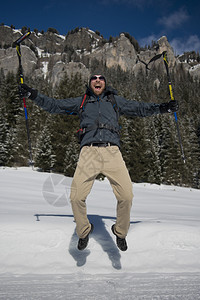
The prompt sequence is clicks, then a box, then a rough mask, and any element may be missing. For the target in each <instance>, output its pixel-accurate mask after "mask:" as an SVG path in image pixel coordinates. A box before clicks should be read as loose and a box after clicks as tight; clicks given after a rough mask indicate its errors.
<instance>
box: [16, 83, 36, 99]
mask: <svg viewBox="0 0 200 300" xmlns="http://www.w3.org/2000/svg"><path fill="white" fill-rule="evenodd" d="M19 92H20V95H21V96H22V97H26V98H29V99H31V100H34V99H35V98H36V97H37V94H38V91H37V90H35V89H32V88H30V87H28V85H26V84H24V83H23V84H20V85H19Z"/></svg>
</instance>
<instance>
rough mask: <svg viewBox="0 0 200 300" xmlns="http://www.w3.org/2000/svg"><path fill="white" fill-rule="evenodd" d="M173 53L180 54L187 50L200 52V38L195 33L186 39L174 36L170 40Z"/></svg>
mask: <svg viewBox="0 0 200 300" xmlns="http://www.w3.org/2000/svg"><path fill="white" fill-rule="evenodd" d="M170 45H171V46H172V47H173V49H174V52H175V54H182V53H184V52H187V51H196V52H197V51H199V52H200V38H199V37H198V36H197V35H191V36H189V37H188V38H187V39H180V38H174V39H173V40H171V41H170Z"/></svg>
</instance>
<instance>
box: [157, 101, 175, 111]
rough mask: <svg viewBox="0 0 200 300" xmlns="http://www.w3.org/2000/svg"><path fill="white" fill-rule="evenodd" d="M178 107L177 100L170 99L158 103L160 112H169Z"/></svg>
mask: <svg viewBox="0 0 200 300" xmlns="http://www.w3.org/2000/svg"><path fill="white" fill-rule="evenodd" d="M178 109H179V105H178V101H176V100H171V101H169V102H167V103H161V104H160V113H161V114H164V113H171V112H176V111H178Z"/></svg>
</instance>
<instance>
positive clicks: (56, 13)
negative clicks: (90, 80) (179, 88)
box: [0, 0, 200, 54]
mask: <svg viewBox="0 0 200 300" xmlns="http://www.w3.org/2000/svg"><path fill="white" fill-rule="evenodd" d="M0 23H4V24H5V25H9V26H10V25H11V24H13V25H14V26H15V28H16V29H18V28H21V27H22V26H27V27H30V29H31V30H34V29H35V28H37V29H38V30H39V31H41V30H44V31H47V29H48V28H49V27H53V28H56V29H57V30H58V31H59V33H60V34H63V35H66V34H67V32H68V31H69V30H71V29H74V28H76V27H88V28H90V29H91V30H94V31H96V30H98V31H99V32H100V34H102V35H103V36H104V37H105V38H107V39H108V38H109V37H110V36H113V37H116V36H118V35H119V34H120V33H121V32H128V33H129V34H130V35H132V36H134V37H135V39H136V40H137V41H138V42H139V44H140V45H141V46H144V45H148V44H151V41H152V40H154V41H155V40H157V39H159V38H160V37H161V36H163V35H166V36H167V38H168V41H169V42H170V44H171V45H172V46H173V48H174V50H175V54H181V53H183V52H184V51H192V50H195V51H199V52H200V1H199V0H190V1H187V0H182V1H179V0H177V1H176V0H175V1H173V0H99V1H94V0H92V1H89V0H84V1H83V0H82V1H81V0H71V1H64V0H44V1H38V0H35V1H23V0H21V1H17V0H16V1H13V0H10V1H3V2H2V3H1V9H0Z"/></svg>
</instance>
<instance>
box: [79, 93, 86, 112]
mask: <svg viewBox="0 0 200 300" xmlns="http://www.w3.org/2000/svg"><path fill="white" fill-rule="evenodd" d="M86 97H87V94H85V95H84V97H83V101H82V103H81V106H80V109H82V108H83V104H84V102H85V99H86Z"/></svg>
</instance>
